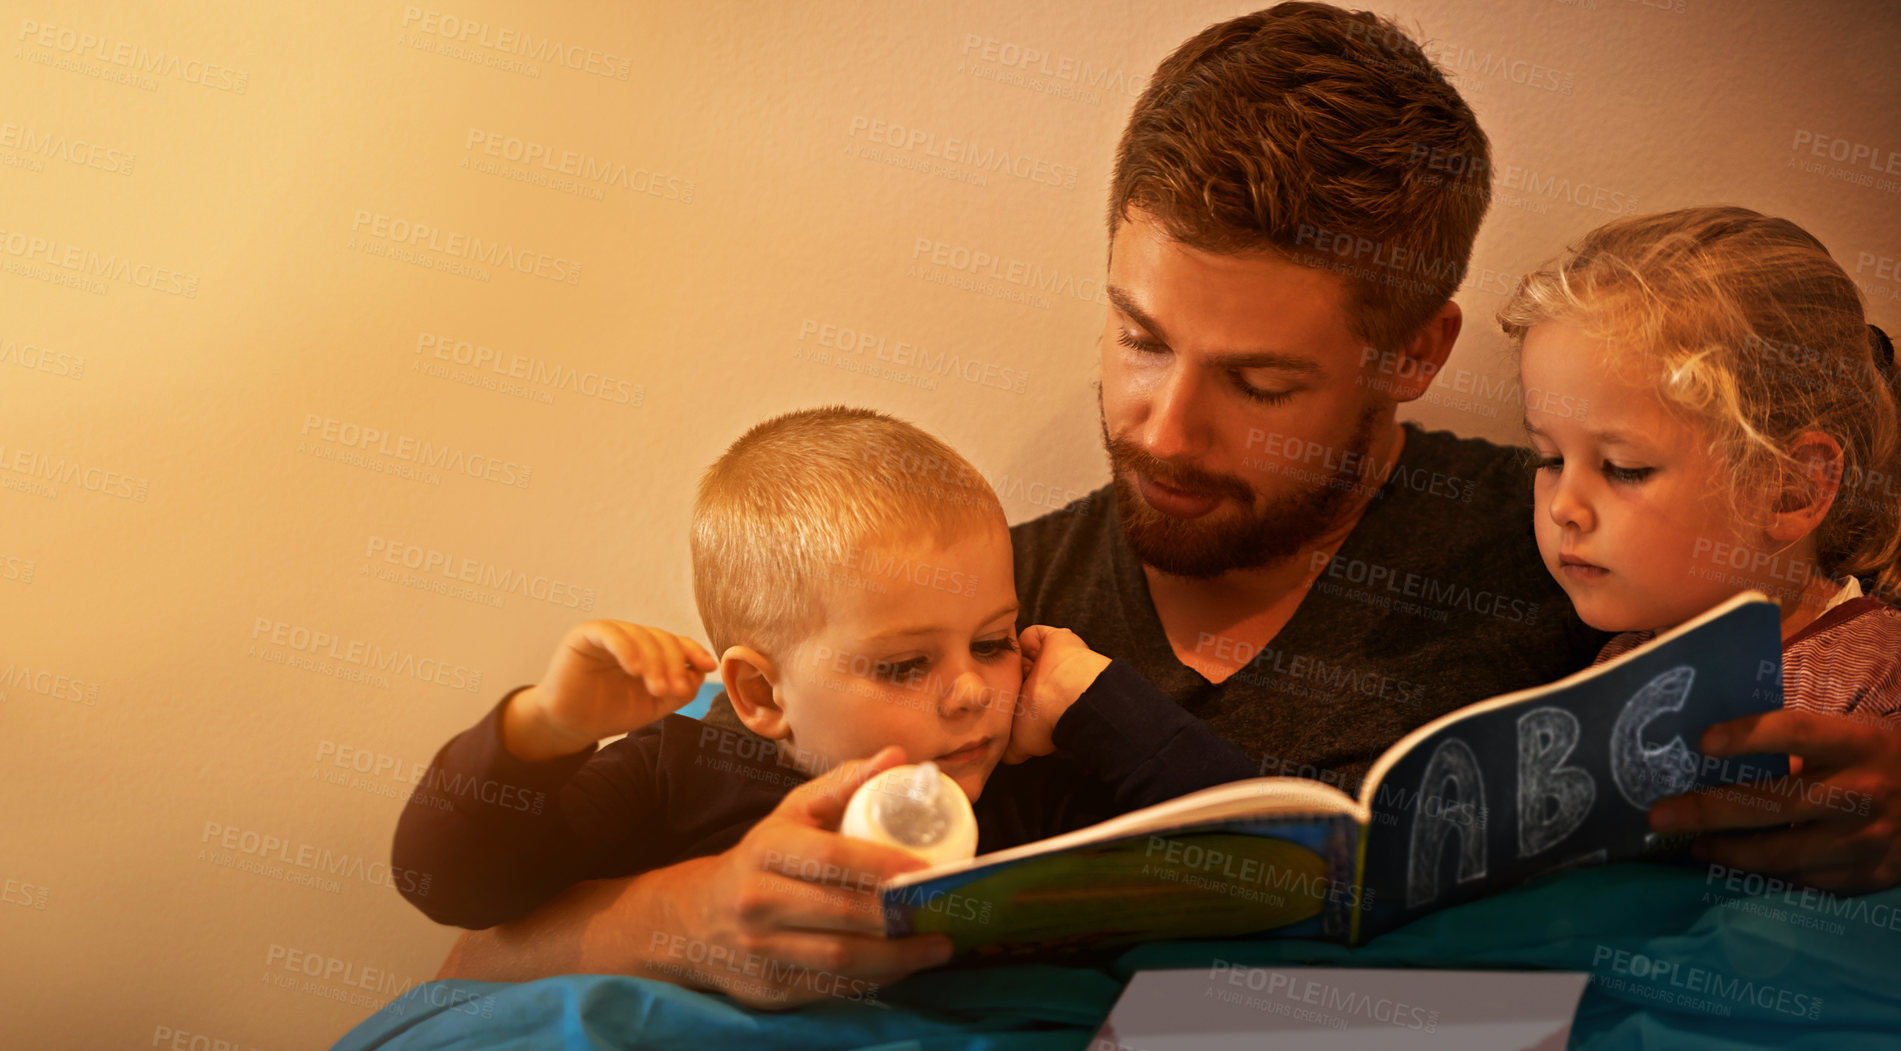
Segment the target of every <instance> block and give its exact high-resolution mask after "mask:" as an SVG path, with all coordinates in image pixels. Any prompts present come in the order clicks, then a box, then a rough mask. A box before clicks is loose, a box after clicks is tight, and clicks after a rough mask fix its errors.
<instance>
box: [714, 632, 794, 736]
mask: <svg viewBox="0 0 1901 1051" xmlns="http://www.w3.org/2000/svg"><path fill="white" fill-rule="evenodd" d="M719 677H720V680H721V681H722V682H724V683H725V684H726V699H727V700H729V701H731V702H732V703H733V714H734V715H737V716H739V721H740V722H742V723H744V724H745V725H746V729H748V730H751V731H752V732H753V733H756V734H758V735H759V736H761V737H764V738H767V739H768V740H773V741H783V740H785V739H786V738H787V737H790V736H792V727H791V725H790V724H789V723H787V722H786V718H785V709H784V708H781V707H780V706H779V690H778V681H779V669H778V666H777V665H775V664H773V663H772V658H771V657H768V656H766V655H765V654H763V653H760V652H759V651H758V650H755V649H753V648H752V647H751V646H728V647H727V648H726V652H725V653H722V654H720V658H719Z"/></svg>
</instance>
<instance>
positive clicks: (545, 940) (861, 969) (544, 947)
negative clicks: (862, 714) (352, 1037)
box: [436, 747, 951, 1010]
mask: <svg viewBox="0 0 1901 1051" xmlns="http://www.w3.org/2000/svg"><path fill="white" fill-rule="evenodd" d="M903 761H904V753H903V752H902V751H900V750H899V749H898V748H896V747H891V748H886V749H885V750H884V751H883V752H880V753H879V754H878V755H877V756H875V757H874V758H872V759H871V760H869V761H859V762H852V763H845V764H843V765H842V766H840V767H839V768H838V769H835V770H832V771H830V772H828V773H826V774H825V775H824V776H823V777H820V778H817V779H815V780H813V781H811V782H808V783H807V784H804V785H801V786H799V787H798V788H795V789H793V790H792V791H791V792H790V793H788V794H787V795H786V797H785V799H784V800H782V801H780V804H779V806H778V808H777V809H775V810H774V811H773V812H772V813H771V814H769V815H767V816H766V817H765V818H764V819H763V820H761V821H760V822H759V824H757V825H755V826H753V829H752V831H751V832H749V833H747V835H746V838H745V839H743V840H741V841H740V842H739V844H738V845H736V846H734V847H733V848H732V849H731V850H728V851H726V852H725V853H724V854H717V855H714V856H712V857H703V858H693V859H692V860H690V861H682V862H680V863H678V864H675V865H669V866H667V867H666V868H663V869H655V870H653V871H651V872H643V873H641V874H640V875H638V876H623V877H619V878H616V879H604V880H590V881H588V882H585V883H578V884H576V885H574V886H573V887H570V888H568V889H567V890H566V891H564V892H562V893H561V894H560V895H559V896H558V897H556V898H555V899H554V900H553V901H550V902H549V903H548V904H546V905H543V906H542V907H541V908H539V909H536V910H535V911H534V912H533V913H531V914H530V915H528V916H527V917H524V918H523V919H519V920H516V921H514V922H512V923H505V924H502V925H500V926H498V927H491V928H489V929H488V930H481V931H468V932H465V933H464V934H463V935H462V937H461V939H460V940H459V941H458V942H457V943H456V945H455V948H454V949H452V950H451V951H450V954H449V958H448V959H447V960H445V961H444V962H443V967H442V971H441V973H439V974H438V975H437V976H436V977H437V978H466V979H472V980H476V981H489V982H526V981H533V980H534V979H537V978H547V977H550V976H552V975H557V974H631V975H635V976H637V977H641V978H652V979H655V980H658V981H665V982H672V983H673V984H675V985H684V986H688V987H690V988H695V989H711V990H715V991H718V992H723V993H725V994H727V995H728V996H731V997H732V998H733V999H735V1000H738V1001H739V1002H741V1003H743V1004H746V1005H747V1006H749V1007H760V1008H768V1009H775V1010H777V1009H783V1008H788V1007H796V1006H797V1005H799V1004H802V1003H807V1002H810V1001H813V1000H822V999H828V998H837V999H843V1000H848V1001H858V1000H869V999H872V998H873V996H874V994H875V992H876V987H877V985H879V984H882V983H885V982H893V981H897V980H898V979H900V978H903V977H904V976H905V975H908V974H910V973H911V972H913V971H917V970H921V969H923V968H925V967H933V966H936V965H937V964H940V963H943V962H945V961H946V960H948V959H949V958H950V954H951V946H950V939H948V938H946V937H944V936H943V935H941V934H938V935H925V936H919V937H914V938H903V939H898V940H887V939H886V938H885V937H884V914H883V911H882V909H881V908H880V905H879V902H878V894H877V883H878V882H879V881H881V880H884V879H888V878H890V877H892V876H896V875H898V874H900V873H903V872H909V871H912V870H914V869H918V868H922V867H923V864H924V863H923V862H922V861H920V860H918V859H917V858H916V857H914V856H912V855H910V854H907V853H905V852H904V851H901V850H896V849H893V848H890V847H885V846H881V845H879V844H876V843H865V842H861V841H859V840H855V839H846V838H845V837H843V836H840V835H838V834H837V833H836V832H834V831H832V830H833V829H835V828H837V827H838V822H839V820H840V819H841V818H842V817H843V816H844V813H845V805H846V803H847V802H849V801H850V799H851V794H852V793H853V792H854V791H856V790H857V789H858V786H859V785H861V784H864V782H865V781H866V780H867V779H868V778H870V777H871V776H872V775H874V774H876V773H878V772H880V771H883V770H887V769H889V768H891V767H893V766H896V765H897V764H899V763H901V762H903Z"/></svg>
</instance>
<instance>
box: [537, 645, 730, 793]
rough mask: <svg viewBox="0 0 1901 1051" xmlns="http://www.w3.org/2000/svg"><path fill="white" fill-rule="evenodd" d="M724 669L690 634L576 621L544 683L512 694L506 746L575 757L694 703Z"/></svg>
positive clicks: (541, 756)
mask: <svg viewBox="0 0 1901 1051" xmlns="http://www.w3.org/2000/svg"><path fill="white" fill-rule="evenodd" d="M718 667H719V662H718V661H715V660H714V659H713V655H712V654H710V653H708V652H706V649H705V648H704V647H702V646H701V645H700V644H699V643H697V642H694V641H693V640H692V639H689V638H687V637H685V636H683V635H675V634H673V633H671V632H666V631H661V630H660V629H658V628H648V627H642V626H641V625H639V624H629V623H627V622H625V621H619V620H590V621H588V622H586V623H585V624H577V625H575V626H574V627H573V628H570V629H569V630H568V633H567V635H566V636H564V637H563V638H562V640H561V645H560V646H559V647H558V648H557V649H556V650H555V654H554V658H553V659H552V660H550V661H549V662H548V670H547V672H545V673H544V674H543V675H542V676H541V681H540V682H538V683H536V684H535V685H533V686H530V687H529V688H527V689H526V690H523V691H521V692H520V693H518V694H516V695H515V696H514V697H512V698H510V700H509V702H508V708H507V709H506V710H504V711H503V712H502V743H503V744H504V745H505V746H506V747H507V748H508V750H509V751H510V752H513V753H514V754H515V755H516V757H518V758H521V759H529V760H538V759H553V758H555V757H556V756H563V755H573V754H574V753H576V752H579V751H583V750H585V749H586V748H587V747H588V746H589V745H592V744H594V743H595V742H596V741H599V740H600V739H601V738H603V737H612V736H613V735H615V734H618V733H628V732H630V731H633V730H638V729H640V728H641V727H643V726H646V725H647V724H648V723H651V722H654V721H655V720H657V719H659V718H660V717H662V716H664V715H666V714H667V713H668V712H671V711H673V710H674V709H676V708H678V707H680V706H681V705H683V704H685V703H686V702H688V701H690V700H692V699H693V695H694V694H695V693H697V692H698V691H699V688H700V683H701V682H702V681H703V680H705V678H706V675H707V673H708V672H711V671H713V670H714V669H716V668H718Z"/></svg>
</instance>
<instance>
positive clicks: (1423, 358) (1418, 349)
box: [1373, 300, 1465, 401]
mask: <svg viewBox="0 0 1901 1051" xmlns="http://www.w3.org/2000/svg"><path fill="white" fill-rule="evenodd" d="M1464 325H1465V312H1464V311H1462V310H1460V309H1459V304H1457V303H1454V302H1452V301H1451V300H1447V301H1446V305H1445V306H1442V307H1440V308H1439V311H1438V313H1436V314H1434V315H1432V317H1431V318H1430V319H1428V320H1427V321H1426V323H1425V325H1424V326H1422V327H1421V328H1420V330H1419V332H1418V334H1417V335H1415V336H1413V338H1412V339H1410V340H1408V341H1407V343H1406V345H1405V346H1403V347H1401V348H1399V353H1398V354H1397V355H1396V356H1392V357H1388V356H1387V355H1384V354H1382V355H1380V356H1379V362H1380V364H1379V371H1380V375H1378V376H1376V377H1374V378H1375V379H1377V380H1378V381H1379V382H1378V384H1377V385H1375V386H1374V388H1373V389H1374V390H1384V391H1386V393H1387V394H1389V395H1391V396H1392V399H1393V400H1394V401H1412V400H1414V399H1416V398H1418V397H1420V396H1421V395H1423V394H1425V393H1426V389H1427V388H1428V387H1431V386H1432V378H1433V377H1434V376H1437V375H1438V374H1439V370H1440V369H1443V368H1445V367H1446V359H1447V358H1449V357H1451V356H1452V344H1453V343H1455V342H1457V341H1458V339H1459V329H1461V328H1462V327H1464Z"/></svg>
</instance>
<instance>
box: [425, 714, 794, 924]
mask: <svg viewBox="0 0 1901 1051" xmlns="http://www.w3.org/2000/svg"><path fill="white" fill-rule="evenodd" d="M517 692H519V691H517ZM509 696H510V697H512V696H514V694H513V693H511V694H510V695H509ZM507 703H508V698H503V699H502V702H501V703H500V704H497V705H496V706H495V707H494V708H493V709H491V710H490V711H489V713H488V714H487V715H486V716H484V717H483V719H482V721H481V722H479V723H476V724H475V725H474V726H472V727H470V728H469V729H467V730H464V731H463V732H462V733H460V734H457V735H456V736H455V737H454V738H452V739H451V740H450V741H449V743H448V744H446V745H443V747H442V750H441V751H439V752H437V753H436V757H435V759H434V761H433V762H431V763H430V765H429V770H428V772H427V773H426V774H425V775H424V776H423V780H422V783H421V784H419V785H417V786H416V791H415V794H414V795H413V796H411V798H410V800H409V804H408V805H407V806H405V807H404V808H403V815H402V817H401V819H400V820H398V822H397V825H396V840H395V844H394V846H393V848H392V850H391V863H392V864H393V865H395V866H397V867H398V868H405V869H409V870H412V871H413V872H414V873H415V874H416V875H415V878H413V879H408V880H405V881H404V889H403V891H402V893H403V896H404V897H405V898H407V899H408V900H409V902H410V904H412V905H415V906H416V907H417V908H418V909H421V910H422V911H423V913H424V914H425V915H427V916H428V917H429V918H430V919H432V920H435V921H436V922H438V923H446V924H452V925H454V926H457V927H468V928H471V929H478V930H479V929H481V928H484V927H492V926H494V925H496V924H498V923H506V922H508V921H510V920H515V919H519V918H521V917H523V916H526V915H527V914H528V913H530V912H533V911H534V910H535V909H536V908H539V907H540V906H541V905H543V904H544V903H546V902H547V901H548V900H549V899H551V898H553V897H554V896H555V895H557V894H559V893H560V892H561V891H563V890H565V889H567V888H568V887H570V886H572V885H574V884H576V883H579V882H581V881H583V880H590V879H610V878H615V877H620V876H628V875H633V874H635V873H640V872H646V871H649V870H651V869H655V868H659V867H661V866H663V865H669V864H672V863H674V862H676V861H682V860H685V859H687V858H692V857H701V856H704V855H708V854H717V853H719V852H720V851H723V850H725V849H727V848H728V847H730V846H732V845H733V844H734V843H737V842H738V841H739V839H740V838H741V837H742V836H744V835H745V833H746V831H747V829H749V828H751V827H752V825H753V824H754V823H755V822H757V821H758V820H759V819H760V818H761V817H764V816H765V815H766V814H768V813H770V812H771V811H772V808H773V807H774V806H775V805H777V803H778V801H779V800H780V799H781V798H783V797H784V796H785V793H786V792H788V791H790V789H791V788H792V786H794V785H796V784H798V783H799V782H801V781H803V780H805V778H804V775H802V774H798V773H796V772H794V771H791V770H788V769H787V768H785V767H784V766H783V765H782V764H781V763H780V762H778V760H777V758H776V752H777V750H776V748H774V746H773V745H772V743H771V742H767V741H763V740H762V739H760V738H756V737H752V736H751V735H747V734H740V733H735V732H733V731H730V730H727V729H723V728H719V727H714V726H710V725H708V724H706V723H702V722H700V721H699V720H697V719H691V718H688V717H686V716H683V715H669V716H666V717H665V718H663V719H661V720H660V721H659V722H656V723H654V724H652V725H650V726H646V727H643V728H641V729H639V730H637V731H635V732H633V733H631V734H628V735H627V736H626V737H623V738H621V739H620V740H618V741H614V742H613V743H611V744H608V745H607V746H605V747H600V748H591V749H589V750H588V751H586V752H581V753H578V754H576V755H572V756H565V757H562V758H559V759H549V760H544V761H539V762H530V761H528V760H525V759H520V758H517V757H516V756H515V755H514V754H512V753H511V752H509V751H508V749H507V747H506V746H504V745H503V744H502V733H501V730H502V726H501V712H502V709H503V707H504V706H505V705H507Z"/></svg>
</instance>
